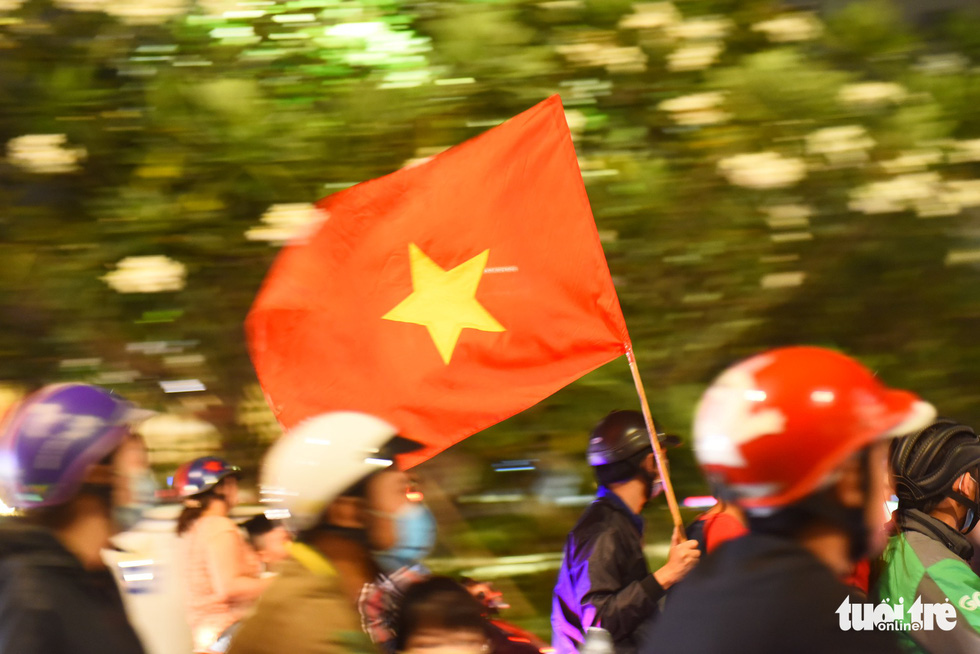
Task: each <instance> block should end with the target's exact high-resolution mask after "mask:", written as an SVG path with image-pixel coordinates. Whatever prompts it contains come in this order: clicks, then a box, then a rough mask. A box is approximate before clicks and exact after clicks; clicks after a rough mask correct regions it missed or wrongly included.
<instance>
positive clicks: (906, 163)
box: [881, 149, 943, 175]
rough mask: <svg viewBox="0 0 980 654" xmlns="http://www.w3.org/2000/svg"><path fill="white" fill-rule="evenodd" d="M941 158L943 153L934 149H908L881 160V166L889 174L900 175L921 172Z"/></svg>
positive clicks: (938, 161)
mask: <svg viewBox="0 0 980 654" xmlns="http://www.w3.org/2000/svg"><path fill="white" fill-rule="evenodd" d="M942 160H943V153H942V152H940V151H939V150H936V149H928V150H910V151H908V152H902V153H901V154H899V155H898V156H897V157H895V158H894V159H889V160H887V161H882V162H881V167H882V168H883V169H884V170H885V172H887V173H889V174H891V175H900V174H903V173H917V172H921V171H923V170H925V169H927V168H928V167H929V166H932V165H935V164H937V163H940V162H941V161H942Z"/></svg>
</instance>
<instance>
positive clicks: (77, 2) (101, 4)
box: [55, 0, 109, 11]
mask: <svg viewBox="0 0 980 654" xmlns="http://www.w3.org/2000/svg"><path fill="white" fill-rule="evenodd" d="M55 4H56V5H58V6H59V7H61V8H62V9H70V10H72V11H102V10H103V9H105V7H106V5H107V4H109V0H55Z"/></svg>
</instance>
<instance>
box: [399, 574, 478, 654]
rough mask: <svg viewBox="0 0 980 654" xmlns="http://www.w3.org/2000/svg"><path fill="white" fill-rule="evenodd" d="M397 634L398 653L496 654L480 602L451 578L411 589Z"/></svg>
mask: <svg viewBox="0 0 980 654" xmlns="http://www.w3.org/2000/svg"><path fill="white" fill-rule="evenodd" d="M397 631H398V640H397V644H396V650H397V651H398V652H402V653H404V654H487V653H488V652H491V651H495V650H492V649H491V644H490V638H489V635H488V633H487V622H486V620H485V619H484V617H483V607H482V606H481V605H480V602H479V601H478V600H477V599H476V598H475V597H473V596H472V595H471V594H470V592H469V591H467V590H466V589H465V588H463V586H461V585H460V584H458V583H456V582H455V581H453V580H452V579H450V578H448V577H430V578H429V579H426V580H425V581H420V582H418V583H415V584H413V585H411V586H409V587H408V589H407V590H406V591H405V596H404V598H403V600H402V605H401V607H400V611H399V617H398V626H397Z"/></svg>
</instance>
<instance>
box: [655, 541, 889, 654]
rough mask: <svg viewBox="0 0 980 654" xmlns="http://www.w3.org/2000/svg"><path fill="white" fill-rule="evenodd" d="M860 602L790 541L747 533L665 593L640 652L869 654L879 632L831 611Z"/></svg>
mask: <svg viewBox="0 0 980 654" xmlns="http://www.w3.org/2000/svg"><path fill="white" fill-rule="evenodd" d="M846 597H847V598H850V601H851V602H857V603H860V602H866V601H867V600H864V599H860V598H859V597H857V596H856V595H855V593H854V591H853V590H852V589H850V588H848V587H847V586H845V585H844V584H842V583H841V582H840V581H839V580H838V579H837V578H836V577H835V576H834V574H833V573H832V572H831V571H830V570H828V569H827V567H826V566H824V565H823V564H822V563H821V562H820V561H818V560H817V558H816V557H814V556H813V555H812V554H811V553H810V552H809V551H807V550H805V549H804V548H803V547H801V546H800V545H798V544H796V543H795V542H793V541H790V540H787V539H783V538H776V537H773V536H765V535H761V534H752V533H750V534H747V535H745V536H742V537H741V538H737V539H735V540H731V541H728V542H726V543H723V544H722V545H719V546H718V549H716V550H715V551H714V552H713V553H712V554H710V555H709V556H707V557H706V558H705V559H703V560H702V561H701V562H700V563H699V564H698V566H697V567H696V568H695V569H694V570H692V571H691V574H689V575H688V576H687V577H686V578H685V579H684V581H682V582H680V583H679V584H677V585H676V586H674V587H672V588H671V589H670V596H669V597H668V598H667V602H666V604H665V605H664V612H663V615H662V616H661V617H660V619H659V620H658V621H657V622H656V623H655V624H654V625H653V628H652V630H651V632H650V638H649V640H647V641H644V645H643V646H642V647H641V648H640V651H641V652H642V654H655V653H657V654H659V653H669V654H673V653H675V652H684V654H741V653H742V652H752V653H753V654H787V653H788V652H792V653H793V654H830V653H834V654H877V653H879V652H888V653H893V652H894V653H896V654H897V652H899V651H900V650H899V649H898V645H897V643H896V642H895V639H894V637H893V635H892V634H891V633H889V632H883V631H844V630H842V629H841V627H840V621H839V616H838V615H837V609H838V607H839V606H840V605H841V603H842V602H843V601H844V598H846Z"/></svg>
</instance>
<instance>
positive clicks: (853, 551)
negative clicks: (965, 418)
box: [640, 347, 935, 654]
mask: <svg viewBox="0 0 980 654" xmlns="http://www.w3.org/2000/svg"><path fill="white" fill-rule="evenodd" d="M934 417H935V409H933V407H932V405H930V404H928V403H926V402H923V401H921V400H920V399H919V398H918V397H916V396H915V395H913V394H912V393H909V392H906V391H900V390H892V389H890V388H886V387H885V386H884V385H883V384H882V383H881V382H879V381H878V379H877V378H876V377H875V375H874V374H873V373H872V372H871V371H870V370H868V369H867V368H865V367H864V366H862V365H861V364H859V363H858V362H857V361H854V360H853V359H851V358H849V357H847V356H845V355H843V354H840V353H838V352H834V351H831V350H826V349H823V348H816V347H789V348H781V349H776V350H771V351H768V352H764V353H762V354H759V355H756V356H753V357H750V358H749V359H747V360H745V361H742V362H740V363H737V364H735V365H734V366H732V367H730V368H728V369H727V370H726V371H725V372H723V373H722V374H721V375H720V376H719V377H718V378H717V379H716V380H715V381H714V382H713V383H712V385H711V386H710V387H709V388H708V390H707V391H706V392H705V393H704V395H703V396H702V398H701V402H700V404H699V405H698V409H697V412H696V414H695V418H694V450H695V454H696V456H697V459H698V462H699V463H700V465H701V467H702V469H703V470H704V472H705V475H706V476H707V477H708V481H709V482H710V483H711V484H713V485H714V487H716V488H718V489H719V490H720V492H721V493H722V495H723V497H724V498H725V499H726V500H727V501H731V502H734V503H735V504H737V505H738V506H739V507H740V508H741V509H742V510H743V511H744V512H745V515H746V516H747V518H748V523H749V533H748V534H746V535H744V536H742V537H740V538H736V539H734V540H730V541H728V542H726V543H722V544H721V545H720V546H719V547H718V548H717V549H716V550H715V551H714V552H713V553H712V554H709V555H708V556H707V557H705V560H704V561H702V562H701V563H700V565H699V566H698V567H697V569H696V570H694V572H693V573H692V574H690V575H689V576H688V577H687V579H685V581H684V583H682V584H679V585H678V586H677V588H675V589H674V591H673V592H672V593H671V596H670V599H669V601H668V602H667V604H666V607H665V609H664V613H663V615H662V616H661V617H660V619H659V620H657V622H656V623H655V624H654V625H653V629H652V630H651V633H650V638H649V641H648V643H647V644H646V645H645V646H644V647H643V648H641V650H640V651H641V652H642V653H643V654H652V653H655V652H685V653H686V654H724V653H728V652H731V653H736V652H746V651H751V652H756V653H758V654H769V653H772V654H776V653H777V652H778V653H779V654H784V653H785V652H794V653H795V654H808V653H812V654H825V653H826V652H835V653H842V652H843V653H853V654H859V653H860V654H870V653H874V652H897V651H899V650H898V644H897V642H896V641H895V639H894V634H892V633H888V632H886V631H881V630H875V629H871V630H864V629H854V628H853V626H852V625H851V623H850V621H849V617H848V616H844V617H842V616H841V611H842V608H841V607H842V606H843V607H847V606H848V604H849V603H856V604H859V605H860V604H861V603H862V602H863V601H864V600H863V599H861V598H859V597H858V596H857V595H856V594H855V593H854V591H852V590H851V589H849V588H848V587H847V586H845V585H844V583H843V582H842V581H841V579H842V578H843V577H844V576H846V575H847V574H848V573H849V572H850V571H851V569H852V568H853V566H854V563H855V562H856V561H858V560H860V559H861V558H862V557H864V556H866V553H868V552H869V551H870V552H873V551H874V550H880V549H881V546H883V545H884V533H885V532H884V522H885V516H884V513H883V511H882V506H883V504H884V502H885V500H886V499H888V497H889V495H890V484H889V474H888V465H887V463H888V450H889V445H890V443H891V441H892V439H894V438H896V437H898V436H901V435H904V434H907V433H909V432H912V431H915V430H917V429H921V428H922V427H923V426H925V425H928V424H929V422H930V421H931V420H932V419H933V418H934ZM858 608H861V607H858ZM845 617H846V618H848V619H846V620H845Z"/></svg>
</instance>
